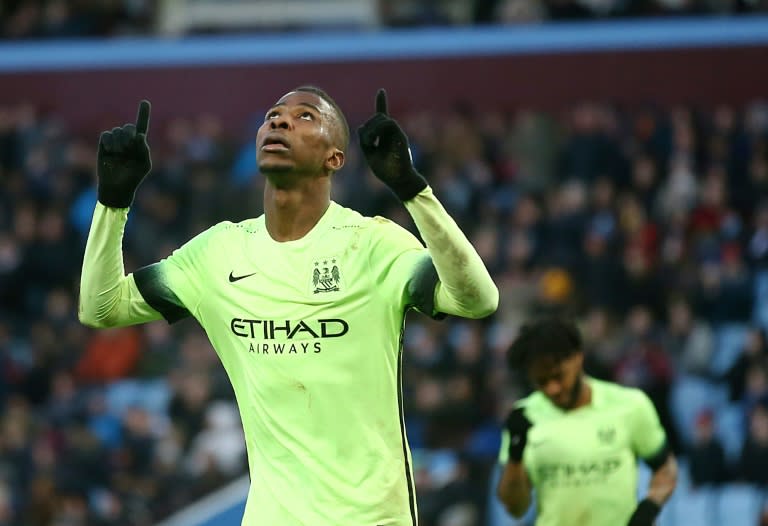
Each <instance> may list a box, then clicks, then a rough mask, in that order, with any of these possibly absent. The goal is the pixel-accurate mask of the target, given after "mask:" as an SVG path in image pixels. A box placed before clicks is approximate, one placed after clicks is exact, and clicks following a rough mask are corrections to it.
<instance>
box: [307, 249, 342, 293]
mask: <svg viewBox="0 0 768 526" xmlns="http://www.w3.org/2000/svg"><path fill="white" fill-rule="evenodd" d="M310 288H311V290H312V293H313V294H320V293H323V292H338V291H339V290H341V270H340V268H339V258H337V257H335V256H329V257H324V258H319V259H316V260H315V262H314V266H313V267H312V283H311V287H310Z"/></svg>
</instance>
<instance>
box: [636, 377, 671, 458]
mask: <svg viewBox="0 0 768 526" xmlns="http://www.w3.org/2000/svg"><path fill="white" fill-rule="evenodd" d="M629 418H630V429H631V430H632V450H633V452H634V453H635V455H637V456H638V457H640V458H642V459H643V460H648V459H652V458H654V457H655V456H656V455H658V454H659V452H660V451H662V450H663V449H664V448H665V447H666V443H667V436H666V433H665V431H664V428H663V427H662V425H661V422H660V421H659V415H658V413H657V412H656V408H655V407H654V406H653V403H652V402H651V400H650V398H648V396H647V395H646V394H645V393H644V392H642V391H637V396H636V399H635V403H634V406H633V409H632V411H631V413H630V415H629Z"/></svg>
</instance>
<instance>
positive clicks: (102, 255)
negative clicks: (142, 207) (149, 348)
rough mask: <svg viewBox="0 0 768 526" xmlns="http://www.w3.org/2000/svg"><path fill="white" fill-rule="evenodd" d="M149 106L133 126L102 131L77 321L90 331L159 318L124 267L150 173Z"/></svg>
mask: <svg viewBox="0 0 768 526" xmlns="http://www.w3.org/2000/svg"><path fill="white" fill-rule="evenodd" d="M149 112H150V104H149V102H148V101H146V100H144V101H141V103H140V104H139V111H138V116H137V118H136V124H125V125H124V126H122V127H118V128H113V129H112V130H111V131H105V132H103V133H102V134H101V136H100V137H99V149H98V157H97V167H96V172H97V177H98V192H97V193H98V203H97V204H96V209H95V210H94V214H93V220H92V221H91V229H90V231H89V233H88V241H87V243H86V246H85V255H84V258H83V269H82V273H81V276H80V300H79V307H78V317H79V319H80V321H81V322H82V323H83V324H85V325H88V326H90V327H117V326H121V325H130V324H135V323H141V322H144V321H150V320H154V319H159V318H160V317H161V315H160V314H159V313H158V312H157V311H156V310H154V309H153V308H151V307H150V306H149V305H148V304H147V303H146V302H145V301H144V299H143V298H142V296H141V294H140V293H139V291H138V289H137V288H136V284H135V282H134V280H133V277H132V276H126V275H125V270H124V266H123V253H122V242H123V231H124V229H125V223H126V221H127V219H128V208H129V207H130V206H131V204H132V203H133V197H134V194H135V193H136V189H137V188H138V186H139V184H141V181H142V180H143V179H144V177H146V175H147V174H148V173H149V171H150V170H151V168H152V160H151V157H150V152H149V146H148V144H147V138H146V137H147V130H148V127H149Z"/></svg>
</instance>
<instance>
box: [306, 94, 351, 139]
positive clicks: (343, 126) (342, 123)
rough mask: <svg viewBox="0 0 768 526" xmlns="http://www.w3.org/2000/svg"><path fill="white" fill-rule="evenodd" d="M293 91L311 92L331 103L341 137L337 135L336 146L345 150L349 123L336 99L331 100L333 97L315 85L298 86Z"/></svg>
mask: <svg viewBox="0 0 768 526" xmlns="http://www.w3.org/2000/svg"><path fill="white" fill-rule="evenodd" d="M293 91H303V92H306V93H313V94H315V95H317V96H318V97H320V98H321V99H323V100H324V101H325V102H327V103H328V104H330V105H331V108H333V111H334V112H336V119H337V120H338V124H339V128H340V129H339V130H338V131H339V133H340V135H341V137H338V139H339V141H340V144H337V145H336V146H337V147H338V148H339V149H340V150H341V151H343V152H346V151H347V148H348V147H349V124H348V123H347V118H346V117H345V116H344V112H343V111H341V107H340V106H339V105H338V104H336V101H335V100H333V98H332V97H331V96H330V95H328V94H327V93H326V92H325V90H323V89H321V88H318V87H317V86H310V85H306V86H299V87H298V88H296V89H295V90H293Z"/></svg>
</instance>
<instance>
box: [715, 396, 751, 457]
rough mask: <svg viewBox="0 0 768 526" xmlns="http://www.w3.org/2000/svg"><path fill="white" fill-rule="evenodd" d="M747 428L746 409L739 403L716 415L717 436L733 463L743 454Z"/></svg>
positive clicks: (730, 405)
mask: <svg viewBox="0 0 768 526" xmlns="http://www.w3.org/2000/svg"><path fill="white" fill-rule="evenodd" d="M745 427H746V420H745V416H744V409H743V407H742V406H741V405H740V404H738V403H731V404H728V405H726V406H725V407H723V408H721V409H719V410H718V411H717V414H716V415H715V434H716V435H717V437H718V438H719V439H720V442H721V443H722V445H723V449H724V450H725V456H726V458H727V459H728V460H729V461H731V462H733V461H735V460H736V459H738V457H739V454H740V453H741V446H742V445H743V444H744V435H745Z"/></svg>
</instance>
